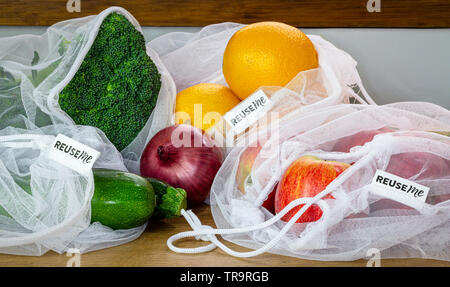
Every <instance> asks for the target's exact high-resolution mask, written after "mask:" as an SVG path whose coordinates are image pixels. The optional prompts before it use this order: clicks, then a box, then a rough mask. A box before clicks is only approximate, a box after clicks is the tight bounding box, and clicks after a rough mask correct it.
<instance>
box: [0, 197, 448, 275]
mask: <svg viewBox="0 0 450 287" xmlns="http://www.w3.org/2000/svg"><path fill="white" fill-rule="evenodd" d="M193 211H194V212H195V213H196V214H197V215H198V216H199V218H200V220H201V221H202V223H203V224H207V225H211V226H215V224H214V221H213V219H212V216H211V212H210V209H209V206H206V205H205V206H201V207H198V208H196V209H194V210H193ZM187 230H190V226H189V225H188V223H187V222H186V221H185V219H184V218H182V217H181V218H174V219H171V220H165V221H150V222H149V225H148V228H147V230H146V231H145V232H144V233H143V234H142V235H141V237H139V238H138V239H136V240H135V241H132V242H130V243H128V244H124V245H121V246H117V247H112V248H108V249H104V250H99V251H94V252H90V253H87V254H81V255H80V266H82V267H87V266H114V267H117V266H136V267H137V266H160V267H175V266H180V267H199V266H224V267H230V266H249V267H250V266H258V267H259V266H261V267H264V266H266V267H272V266H283V267H284V266H308V267H326V266H349V267H364V266H366V260H357V261H352V262H322V261H309V260H302V259H298V258H293V257H286V256H280V255H274V254H270V253H265V254H262V255H259V256H257V257H252V258H235V257H232V256H229V255H227V254H225V253H224V252H223V251H222V250H220V249H218V248H217V249H215V250H213V251H211V252H208V253H203V254H195V255H189V254H177V253H174V252H172V251H170V250H169V249H168V248H167V245H166V240H167V238H168V237H169V236H170V235H173V234H175V233H178V232H182V231H187ZM223 242H225V243H226V244H227V245H228V246H230V247H231V248H234V249H235V250H239V251H245V250H247V249H246V248H243V247H240V246H237V245H235V244H231V243H229V242H226V241H223ZM177 244H178V245H177V246H182V247H188V246H190V247H191V246H192V247H195V246H199V245H201V244H206V243H205V242H201V243H200V242H198V241H194V240H191V239H185V240H180V241H179V242H177ZM70 258H71V257H68V256H67V254H57V253H55V252H53V251H51V252H48V253H46V254H44V255H43V256H41V257H28V256H14V255H5V254H0V266H2V267H4V266H46V267H49V266H51V267H60V266H66V264H67V262H68V260H69V259H70ZM381 266H446V267H449V266H450V262H445V261H437V260H425V259H384V260H383V259H382V260H381Z"/></svg>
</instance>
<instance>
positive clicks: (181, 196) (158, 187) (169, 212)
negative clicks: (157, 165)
mask: <svg viewBox="0 0 450 287" xmlns="http://www.w3.org/2000/svg"><path fill="white" fill-rule="evenodd" d="M147 180H148V181H149V182H150V183H151V184H152V186H153V190H154V191H155V193H156V209H155V213H154V214H153V218H172V217H176V216H180V215H181V210H182V209H186V208H187V193H186V191H185V190H184V189H182V188H174V187H172V186H170V185H168V184H167V183H165V182H162V181H160V180H157V179H154V178H147Z"/></svg>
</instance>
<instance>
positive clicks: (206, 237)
mask: <svg viewBox="0 0 450 287" xmlns="http://www.w3.org/2000/svg"><path fill="white" fill-rule="evenodd" d="M330 192H331V191H329V190H327V189H325V190H323V191H322V192H320V193H319V194H317V195H316V196H315V197H312V198H299V199H296V200H294V201H292V202H290V203H289V204H288V205H287V206H286V207H285V208H283V210H282V211H281V212H280V213H278V214H276V215H275V216H274V217H272V218H271V219H269V220H267V221H265V222H262V223H260V224H257V225H255V226H249V227H242V228H235V229H213V228H212V227H211V226H209V225H202V223H201V221H200V219H199V218H198V217H197V216H196V215H195V214H194V213H193V212H192V210H188V211H185V210H182V211H181V214H182V215H183V216H184V218H185V219H186V221H187V222H188V223H189V225H190V226H191V228H192V229H193V230H192V231H185V232H181V233H178V234H175V235H172V236H171V237H169V239H168V240H167V246H168V247H169V249H170V250H172V251H174V252H176V253H187V254H196V253H204V252H208V251H211V250H213V249H215V248H216V247H219V248H220V249H222V250H223V251H224V252H225V253H227V254H229V255H232V256H235V257H241V258H242V257H253V256H257V255H260V254H262V253H264V252H266V251H268V250H270V249H271V248H273V247H274V246H275V245H276V244H277V243H278V242H279V241H280V240H281V238H282V237H283V236H284V235H285V234H286V233H287V232H288V231H289V229H291V227H292V226H293V225H294V224H295V222H296V221H297V220H298V219H299V218H300V216H302V215H303V214H304V213H305V211H306V210H307V209H308V208H309V207H310V206H311V205H313V204H314V203H317V204H318V205H319V206H320V207H321V209H322V211H323V214H322V217H321V218H320V219H319V220H321V221H326V220H327V218H328V216H329V206H328V204H327V203H326V202H325V201H323V200H321V198H322V197H324V196H325V195H327V194H328V193H330ZM302 204H304V206H303V207H302V208H301V209H300V210H299V211H297V213H296V214H295V215H294V216H293V217H292V218H291V219H290V220H289V221H288V222H287V223H286V225H285V226H284V227H283V228H282V229H281V231H280V232H279V233H278V234H277V236H275V237H274V238H273V239H272V240H271V241H269V242H268V243H267V244H266V245H264V246H263V247H261V248H259V249H256V250H253V251H249V252H237V251H234V250H232V249H230V248H228V247H227V246H225V245H224V244H223V243H222V242H220V241H219V240H218V239H217V237H216V236H215V235H224V234H237V233H247V232H250V231H255V230H260V229H263V228H266V227H268V226H270V225H273V224H274V223H276V222H277V221H279V220H280V219H281V218H282V217H283V216H284V215H286V213H288V212H289V211H290V210H292V209H293V208H295V207H297V206H299V205H302ZM187 237H194V238H195V239H196V240H202V241H209V242H211V243H210V244H208V245H206V246H201V247H196V248H179V247H176V246H175V245H174V244H173V243H174V242H175V241H177V240H180V239H183V238H187Z"/></svg>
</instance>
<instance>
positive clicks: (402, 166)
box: [386, 152, 450, 180]
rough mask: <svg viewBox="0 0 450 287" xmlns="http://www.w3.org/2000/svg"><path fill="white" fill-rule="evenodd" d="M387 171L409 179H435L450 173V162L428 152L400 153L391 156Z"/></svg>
mask: <svg viewBox="0 0 450 287" xmlns="http://www.w3.org/2000/svg"><path fill="white" fill-rule="evenodd" d="M386 172H389V173H392V174H395V175H397V176H400V177H403V178H406V179H409V178H411V177H413V176H416V175H418V176H417V177H415V179H416V180H417V179H425V178H428V179H433V178H439V177H445V176H448V175H449V174H450V162H449V161H448V160H445V159H443V158H442V157H440V156H437V155H434V154H432V153H427V152H408V153H399V154H395V155H393V156H391V158H390V160H389V164H388V166H387V168H386Z"/></svg>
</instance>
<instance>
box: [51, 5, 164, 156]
mask: <svg viewBox="0 0 450 287" xmlns="http://www.w3.org/2000/svg"><path fill="white" fill-rule="evenodd" d="M160 88H161V75H160V74H159V72H158V69H157V68H156V66H155V64H154V63H153V62H152V60H151V59H150V57H149V56H148V55H147V52H146V47H145V40H144V36H143V35H142V33H140V32H139V31H138V30H136V28H135V27H134V26H133V25H132V24H131V23H130V22H129V21H128V20H127V18H126V17H125V16H123V15H121V14H118V13H112V14H110V15H108V16H107V17H106V18H105V19H104V21H103V23H102V24H101V26H100V29H99V31H98V34H97V37H96V39H95V40H94V43H93V44H92V46H91V48H90V50H89V52H88V53H87V55H86V57H85V58H84V60H83V62H82V64H81V66H80V68H79V69H78V71H77V73H76V74H75V75H74V77H73V79H72V80H71V81H70V83H69V84H68V85H67V86H66V87H65V88H64V89H63V90H62V91H61V92H60V94H59V105H60V107H61V109H62V110H63V111H65V112H66V113H67V114H68V115H69V116H70V117H71V118H72V119H73V120H74V122H75V123H76V124H78V125H89V126H94V127H97V128H99V129H101V130H102V131H103V132H104V133H105V134H106V136H107V137H108V139H109V140H110V141H111V142H112V143H113V144H114V145H115V146H116V148H117V149H118V150H123V149H124V148H125V147H126V146H128V145H129V144H130V143H131V142H132V141H133V140H134V139H135V138H136V136H137V135H138V133H139V132H140V131H141V130H142V128H143V127H144V125H145V124H146V122H147V120H148V118H149V116H150V114H151V112H152V111H153V109H154V108H155V105H156V101H157V99H158V94H159V90H160Z"/></svg>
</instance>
